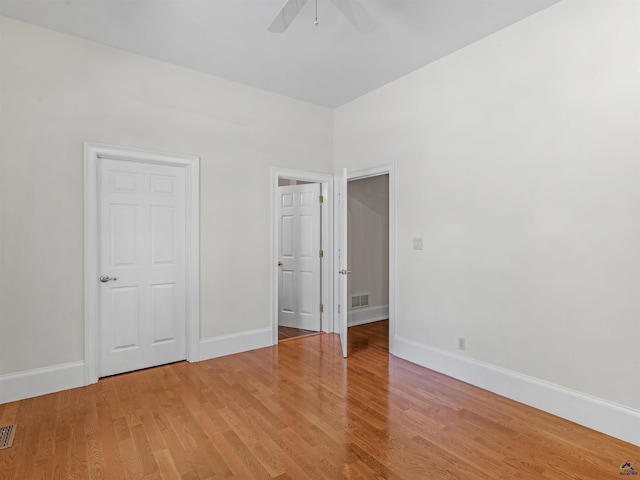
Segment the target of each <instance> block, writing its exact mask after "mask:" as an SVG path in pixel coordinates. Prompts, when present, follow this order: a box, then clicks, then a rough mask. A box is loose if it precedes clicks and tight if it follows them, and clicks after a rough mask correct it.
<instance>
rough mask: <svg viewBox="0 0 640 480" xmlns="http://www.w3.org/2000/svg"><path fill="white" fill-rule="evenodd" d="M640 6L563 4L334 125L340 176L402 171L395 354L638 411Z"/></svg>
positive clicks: (380, 95)
mask: <svg viewBox="0 0 640 480" xmlns="http://www.w3.org/2000/svg"><path fill="white" fill-rule="evenodd" d="M638 5H639V3H638V2H637V1H622V0H606V1H589V2H585V1H573V0H565V1H563V2H560V3H558V4H556V5H554V6H552V7H550V8H548V9H546V10H543V11H541V12H539V13H538V14H536V15H533V16H531V17H529V18H527V19H525V20H524V21H522V22H519V23H517V24H515V25H512V26H510V27H508V28H505V29H504V30H501V31H499V32H497V33H495V34H494V35H491V36H489V37H487V38H485V39H483V40H481V41H479V42H477V43H475V44H473V45H471V46H469V47H467V48H464V49H462V50H460V51H458V52H456V53H454V54H452V55H450V56H448V57H446V58H444V59H442V60H440V61H438V62H436V63H434V64H432V65H430V66H427V67H424V68H422V69H421V70H418V71H416V72H414V73H413V74H410V75H408V76H406V77H404V78H402V79H400V80H398V81H396V82H394V83H392V84H389V85H387V86H385V87H383V88H381V89H379V90H377V91H375V92H373V93H371V94H369V95H366V96H364V97H362V98H360V99H358V100H355V101H353V102H351V103H349V104H347V105H345V106H343V107H341V108H339V109H337V110H336V112H335V117H334V132H335V138H334V155H335V156H334V165H335V166H336V167H343V166H347V167H348V168H352V169H357V168H363V167H367V166H370V165H378V164H385V163H388V162H390V161H393V160H396V161H397V224H398V230H397V242H398V249H397V261H398V271H397V278H398V282H397V333H398V337H402V338H404V339H411V341H413V342H415V343H416V344H417V345H418V346H423V347H426V348H433V349H435V350H433V351H436V350H437V351H438V352H451V353H452V354H454V353H460V352H458V350H457V337H458V336H463V337H465V338H466V339H467V351H466V352H464V354H465V355H466V356H467V357H466V358H469V359H471V360H474V361H477V362H479V363H477V364H478V365H480V364H482V365H491V366H496V367H500V368H501V369H505V370H508V371H509V372H516V373H517V374H522V377H521V378H525V377H526V378H535V379H540V380H543V381H544V382H550V383H551V384H554V385H559V386H561V387H563V388H566V389H568V390H571V391H575V392H581V393H584V394H586V395H592V396H595V397H597V398H600V399H605V400H608V401H609V402H614V403H617V404H621V405H624V406H627V407H631V408H633V409H640V386H639V383H638V381H637V379H638V378H640V348H638V339H640V248H639V246H640V193H639V192H640V189H639V185H640V135H639V133H640V87H639V86H640V68H639V59H640V55H639V46H640V38H639V36H638V32H639V30H640V29H639V28H638V25H639V19H640V11H639V7H638ZM412 237H424V241H425V245H424V250H423V251H414V250H412V248H411V247H412V245H411V238H412ZM451 358H453V357H451ZM636 411H637V410H636ZM639 423H640V422H639ZM634 428H635V427H634ZM634 435H635V439H636V440H635V441H639V440H638V439H639V438H640V437H638V434H637V431H636V432H635V433H634Z"/></svg>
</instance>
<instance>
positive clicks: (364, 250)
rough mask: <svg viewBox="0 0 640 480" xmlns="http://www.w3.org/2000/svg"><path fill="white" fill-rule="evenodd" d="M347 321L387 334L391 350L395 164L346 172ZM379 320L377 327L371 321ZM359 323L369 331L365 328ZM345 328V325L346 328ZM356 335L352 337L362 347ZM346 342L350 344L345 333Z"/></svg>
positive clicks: (352, 344) (393, 330)
mask: <svg viewBox="0 0 640 480" xmlns="http://www.w3.org/2000/svg"><path fill="white" fill-rule="evenodd" d="M347 180H348V181H347V185H348V188H347V198H348V201H347V207H348V208H347V210H348V212H347V242H346V243H347V245H346V247H347V256H348V260H349V267H348V268H349V269H350V270H351V272H352V273H351V275H349V276H348V282H347V312H348V313H347V326H348V327H353V329H354V332H355V330H356V329H357V327H358V326H359V325H362V326H364V327H366V326H367V325H369V324H371V326H372V328H373V329H374V330H375V331H377V332H378V333H379V331H380V328H378V327H380V326H383V327H384V330H385V331H386V334H387V335H388V351H389V353H394V343H395V342H394V339H395V331H396V318H395V317H396V307H395V291H396V289H395V282H396V280H395V279H396V255H395V251H396V227H395V225H396V222H395V211H396V206H395V205H396V191H395V164H388V165H382V166H379V167H372V168H367V169H362V170H355V171H350V172H347ZM377 322H379V325H378V326H377V327H374V326H373V324H374V323H377ZM364 327H363V328H361V329H359V330H361V331H369V330H370V328H364ZM348 331H349V328H347V332H348ZM360 337H361V335H359V336H357V337H356V336H355V335H354V340H355V342H356V343H357V344H358V345H360V346H362V345H366V344H367V342H363V341H362V338H360ZM347 344H348V346H349V348H350V349H352V350H353V348H354V346H358V345H354V343H353V342H352V341H351V339H350V338H349V334H348V333H347Z"/></svg>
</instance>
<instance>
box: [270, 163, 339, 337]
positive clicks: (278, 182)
mask: <svg viewBox="0 0 640 480" xmlns="http://www.w3.org/2000/svg"><path fill="white" fill-rule="evenodd" d="M271 185H272V222H271V224H272V256H271V269H272V325H273V344H274V345H276V344H277V343H278V342H279V341H280V340H283V339H290V338H295V337H296V336H299V335H306V334H313V333H317V332H329V331H332V328H333V318H332V315H331V312H330V311H327V310H330V309H327V308H325V306H328V305H331V304H332V303H331V302H332V298H333V297H332V288H331V287H332V283H331V275H329V274H328V272H329V268H328V267H329V261H330V259H331V258H332V251H333V249H332V241H331V240H332V231H333V228H332V223H333V212H332V210H331V205H332V202H331V201H330V199H331V195H332V191H333V190H332V189H333V176H331V175H326V174H319V173H313V172H304V171H297V170H288V169H281V168H273V169H272V178H271Z"/></svg>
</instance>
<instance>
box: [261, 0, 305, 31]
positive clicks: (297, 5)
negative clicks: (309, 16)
mask: <svg viewBox="0 0 640 480" xmlns="http://www.w3.org/2000/svg"><path fill="white" fill-rule="evenodd" d="M305 3H307V0H288V1H287V3H285V4H284V7H282V10H280V13H278V15H277V16H276V18H274V19H273V22H271V25H269V28H268V29H267V30H269V31H270V32H271V33H283V32H284V31H285V30H286V29H287V28H289V25H291V22H293V19H294V18H296V16H297V15H298V13H300V10H302V7H304V4H305Z"/></svg>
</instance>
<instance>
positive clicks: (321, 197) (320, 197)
mask: <svg viewBox="0 0 640 480" xmlns="http://www.w3.org/2000/svg"><path fill="white" fill-rule="evenodd" d="M318 200H320V203H324V195H320V196H319V197H318Z"/></svg>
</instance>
